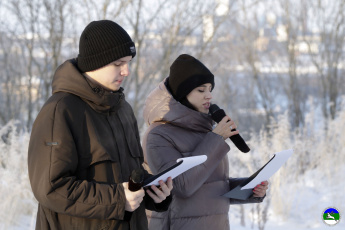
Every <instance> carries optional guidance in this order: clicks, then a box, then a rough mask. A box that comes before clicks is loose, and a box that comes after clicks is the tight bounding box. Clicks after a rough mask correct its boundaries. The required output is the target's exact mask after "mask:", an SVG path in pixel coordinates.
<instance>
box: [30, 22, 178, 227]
mask: <svg viewBox="0 0 345 230" xmlns="http://www.w3.org/2000/svg"><path fill="white" fill-rule="evenodd" d="M135 54H136V51H135V45H134V43H133V41H132V40H131V38H130V36H129V35H128V34H127V32H126V31H125V30H124V29H123V28H122V27H121V26H119V25H118V24H116V23H115V22H112V21H108V20H102V21H94V22H91V23H90V24H89V25H88V26H87V27H86V28H85V29H84V31H83V33H82V34H81V37H80V43H79V55H78V57H77V58H76V59H73V60H68V61H66V62H65V63H63V64H62V65H61V66H60V67H59V68H58V69H57V70H56V72H55V75H54V78H53V83H52V88H53V95H52V96H51V97H50V98H49V99H48V101H47V102H46V103H45V105H44V106H43V108H42V109H41V111H40V113H39V114H38V116H37V118H36V121H35V123H34V125H33V128H32V133H31V139H30V144H29V152H28V154H29V155H28V167H29V177H30V182H31V187H32V190H33V193H34V195H35V197H36V199H37V200H38V202H39V204H38V213H37V222H36V229H44V230H47V229H60V230H61V229H68V230H70V229H83V230H85V229H121V230H122V229H131V230H133V229H147V225H148V224H147V218H146V214H145V208H146V209H150V210H154V211H158V212H159V211H165V210H167V208H168V206H169V204H170V202H171V196H170V191H171V189H172V181H171V179H169V180H168V181H167V182H166V183H164V182H162V181H161V182H160V189H158V188H157V187H155V186H153V187H152V190H153V192H151V191H149V190H148V191H146V192H145V191H144V190H143V189H140V190H139V191H136V192H131V191H130V190H129V189H128V183H127V182H128V180H129V177H130V174H131V172H132V170H134V169H137V168H142V163H143V153H142V149H141V145H140V139H139V132H138V127H137V122H136V119H135V117H134V114H133V111H132V108H131V106H130V105H129V104H128V103H127V102H126V100H125V97H124V94H123V89H122V88H121V87H120V86H121V83H122V81H123V80H124V78H125V77H127V76H128V75H129V70H128V64H129V62H130V61H131V59H132V58H133V57H134V56H135Z"/></svg>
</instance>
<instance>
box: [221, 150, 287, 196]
mask: <svg viewBox="0 0 345 230" xmlns="http://www.w3.org/2000/svg"><path fill="white" fill-rule="evenodd" d="M292 153H293V150H292V149H288V150H284V151H281V152H278V153H275V154H274V156H273V157H272V158H271V159H270V160H269V161H268V162H267V163H266V164H265V165H264V166H262V167H261V168H260V169H259V170H258V171H256V172H255V173H254V174H253V175H251V176H250V177H248V179H246V180H245V181H243V182H242V183H241V184H240V185H238V186H236V187H235V188H233V189H231V190H230V191H229V192H227V193H225V194H224V195H223V196H224V197H228V198H234V199H239V200H247V199H248V198H249V197H251V196H252V195H253V194H254V193H253V188H248V189H242V188H243V187H244V186H246V185H247V184H248V183H250V182H251V181H253V180H254V179H255V178H256V177H257V176H258V175H259V173H260V172H262V171H263V170H265V172H264V173H265V176H264V177H263V178H264V179H263V181H264V180H268V179H269V177H270V176H272V175H273V174H274V173H275V172H276V171H278V170H279V168H280V167H281V166H282V165H283V164H284V163H285V162H286V161H287V159H288V158H289V157H290V156H291V155H292ZM277 156H278V157H277ZM277 158H279V159H277ZM276 159H277V160H276Z"/></svg>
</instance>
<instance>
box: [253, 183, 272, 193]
mask: <svg viewBox="0 0 345 230" xmlns="http://www.w3.org/2000/svg"><path fill="white" fill-rule="evenodd" d="M267 189H268V181H267V180H266V181H263V182H261V184H258V185H257V186H256V187H255V188H254V189H253V192H254V195H253V196H254V197H264V196H265V194H266V191H267Z"/></svg>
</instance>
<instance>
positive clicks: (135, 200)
mask: <svg viewBox="0 0 345 230" xmlns="http://www.w3.org/2000/svg"><path fill="white" fill-rule="evenodd" d="M122 185H123V187H124V189H125V196H126V205H125V210H126V211H129V212H133V211H134V210H136V209H137V208H139V206H140V203H141V202H142V201H143V198H144V196H145V191H144V189H142V188H141V189H140V190H138V191H135V192H132V191H130V190H129V189H128V182H124V183H122Z"/></svg>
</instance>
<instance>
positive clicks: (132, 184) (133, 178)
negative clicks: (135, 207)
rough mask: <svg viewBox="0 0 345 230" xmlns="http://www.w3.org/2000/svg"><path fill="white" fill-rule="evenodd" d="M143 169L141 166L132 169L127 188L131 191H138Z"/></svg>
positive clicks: (141, 184) (141, 183) (141, 182)
mask: <svg viewBox="0 0 345 230" xmlns="http://www.w3.org/2000/svg"><path fill="white" fill-rule="evenodd" d="M143 182H144V170H142V169H141V168H138V169H134V170H133V171H132V173H131V175H130V177H129V181H128V189H129V190H130V191H132V192H135V191H138V190H140V189H141V187H142V186H143Z"/></svg>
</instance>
